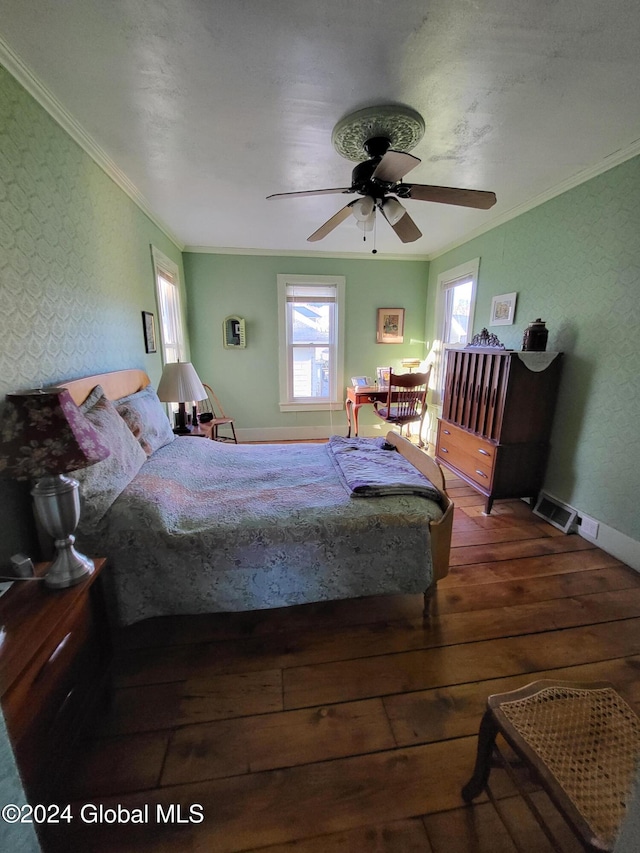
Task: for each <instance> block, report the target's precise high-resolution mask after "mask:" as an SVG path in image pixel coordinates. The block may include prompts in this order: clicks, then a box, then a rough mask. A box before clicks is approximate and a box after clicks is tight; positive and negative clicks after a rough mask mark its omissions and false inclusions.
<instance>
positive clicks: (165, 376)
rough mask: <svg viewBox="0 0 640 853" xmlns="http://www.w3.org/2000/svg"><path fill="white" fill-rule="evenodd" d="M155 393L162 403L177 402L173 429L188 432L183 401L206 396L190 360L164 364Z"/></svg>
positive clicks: (179, 433) (196, 399)
mask: <svg viewBox="0 0 640 853" xmlns="http://www.w3.org/2000/svg"><path fill="white" fill-rule="evenodd" d="M157 394H158V399H159V400H162V402H163V403H177V404H178V423H177V425H176V427H175V428H174V430H173V431H174V432H175V433H176V434H177V435H186V434H188V433H189V427H188V426H187V422H186V415H185V403H193V402H196V401H198V400H205V399H206V397H207V392H206V391H205V390H204V386H203V385H202V382H201V381H200V377H199V376H198V374H197V373H196V370H195V367H194V366H193V365H192V364H191V362H190V361H176V362H171V363H170V364H165V366H164V370H163V371H162V376H161V377H160V384H159V385H158V391H157Z"/></svg>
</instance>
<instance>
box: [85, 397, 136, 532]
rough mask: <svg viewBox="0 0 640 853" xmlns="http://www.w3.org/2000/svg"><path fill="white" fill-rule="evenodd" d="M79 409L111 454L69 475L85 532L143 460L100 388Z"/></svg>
mask: <svg viewBox="0 0 640 853" xmlns="http://www.w3.org/2000/svg"><path fill="white" fill-rule="evenodd" d="M79 408H80V411H81V412H83V414H84V415H85V417H86V418H87V420H88V421H90V422H91V424H92V426H93V427H94V429H95V430H96V432H97V433H98V434H99V436H100V438H101V439H102V442H103V444H105V445H106V446H107V447H108V448H109V450H110V451H111V453H110V455H109V456H107V458H106V459H103V460H102V462H97V463H96V464H95V465H90V466H89V467H88V468H80V469H78V470H77V471H72V472H71V476H72V477H75V479H76V480H78V481H79V483H80V504H81V515H80V522H81V526H82V527H83V528H89V527H93V526H94V525H96V524H97V523H98V522H99V521H100V519H101V518H102V517H103V515H104V514H105V513H106V511H107V510H108V509H109V507H110V506H111V504H112V503H113V502H114V501H115V499H116V498H117V497H118V495H119V494H120V493H121V492H122V491H123V490H124V489H125V488H126V487H127V486H128V485H129V483H130V482H131V480H133V478H134V477H135V475H136V474H137V473H138V471H139V470H140V468H142V466H143V465H144V463H145V462H146V459H147V456H146V454H145V452H144V450H143V449H142V448H141V447H140V445H139V444H138V442H137V441H136V439H135V437H134V436H133V433H132V432H131V430H130V429H129V428H128V427H127V425H126V423H125V422H124V421H123V419H122V418H121V417H120V415H119V414H118V410H117V409H116V407H115V406H114V405H113V403H112V402H111V401H110V400H107V398H106V397H105V395H104V392H103V390H102V388H101V387H100V385H97V386H96V387H95V388H94V389H93V391H92V392H91V394H90V395H89V396H88V397H87V399H86V400H85V401H84V403H82V405H81V406H80V407H79Z"/></svg>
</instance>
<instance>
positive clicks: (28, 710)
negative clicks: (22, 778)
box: [2, 596, 98, 747]
mask: <svg viewBox="0 0 640 853" xmlns="http://www.w3.org/2000/svg"><path fill="white" fill-rule="evenodd" d="M97 647H98V640H97V636H96V630H95V625H94V619H93V613H92V610H91V601H90V598H89V596H85V597H84V598H83V599H81V600H80V601H79V602H78V603H77V605H76V607H75V608H74V609H73V610H71V612H70V613H68V614H67V617H66V618H65V619H64V620H61V622H60V624H59V625H57V626H56V630H55V632H53V633H52V634H51V636H50V637H49V640H48V642H47V643H46V644H45V645H44V646H43V647H42V648H41V649H40V650H39V652H38V654H37V655H35V656H34V657H33V658H32V660H31V661H30V662H29V665H28V666H27V668H26V669H25V670H24V672H23V674H22V676H21V678H20V679H19V681H18V682H17V683H16V684H14V685H13V686H12V687H11V688H10V689H9V690H8V691H7V692H6V693H5V695H4V697H3V701H2V705H3V709H4V715H5V719H6V722H7V728H8V730H9V733H10V735H11V739H12V741H13V743H14V746H17V747H19V744H20V742H21V741H22V740H23V739H24V738H28V739H34V738H35V739H36V740H38V739H39V737H38V732H39V731H44V730H47V729H48V728H49V727H50V726H51V724H52V723H53V721H54V719H55V718H56V716H57V714H58V712H59V711H60V709H61V707H62V706H63V704H64V703H65V700H66V698H67V696H68V694H69V693H70V692H72V691H73V689H74V688H75V686H76V684H77V682H78V681H79V679H80V678H81V677H82V675H83V674H84V672H85V671H86V662H87V660H88V659H89V658H91V657H93V656H95V655H96V653H97Z"/></svg>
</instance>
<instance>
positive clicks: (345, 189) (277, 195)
mask: <svg viewBox="0 0 640 853" xmlns="http://www.w3.org/2000/svg"><path fill="white" fill-rule="evenodd" d="M350 192H353V190H352V189H351V187H335V188H333V189H330V190H302V191H301V192H297V193H273V195H268V196H267V199H270V198H294V197H295V196H303V195H329V194H330V193H350Z"/></svg>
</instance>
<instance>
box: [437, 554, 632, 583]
mask: <svg viewBox="0 0 640 853" xmlns="http://www.w3.org/2000/svg"><path fill="white" fill-rule="evenodd" d="M623 565H624V563H621V562H620V560H617V559H616V558H615V557H612V556H611V554H607V553H606V552H605V551H601V550H600V549H599V548H595V549H593V550H589V551H569V552H565V553H560V554H548V555H547V554H545V555H542V556H535V557H524V556H523V557H520V558H514V559H512V560H500V561H499V562H478V563H474V564H471V565H468V566H457V567H456V570H455V571H452V572H451V573H450V574H448V575H447V576H446V577H445V578H443V579H442V580H441V581H439V583H438V589H442V588H445V587H446V588H448V587H452V586H468V585H469V584H482V583H492V582H494V581H497V580H506V579H508V578H511V579H514V578H531V577H534V576H543V575H554V574H558V573H560V572H575V571H578V570H582V569H601V568H606V567H608V566H623ZM629 571H632V570H631V569H629ZM639 577H640V576H639Z"/></svg>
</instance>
